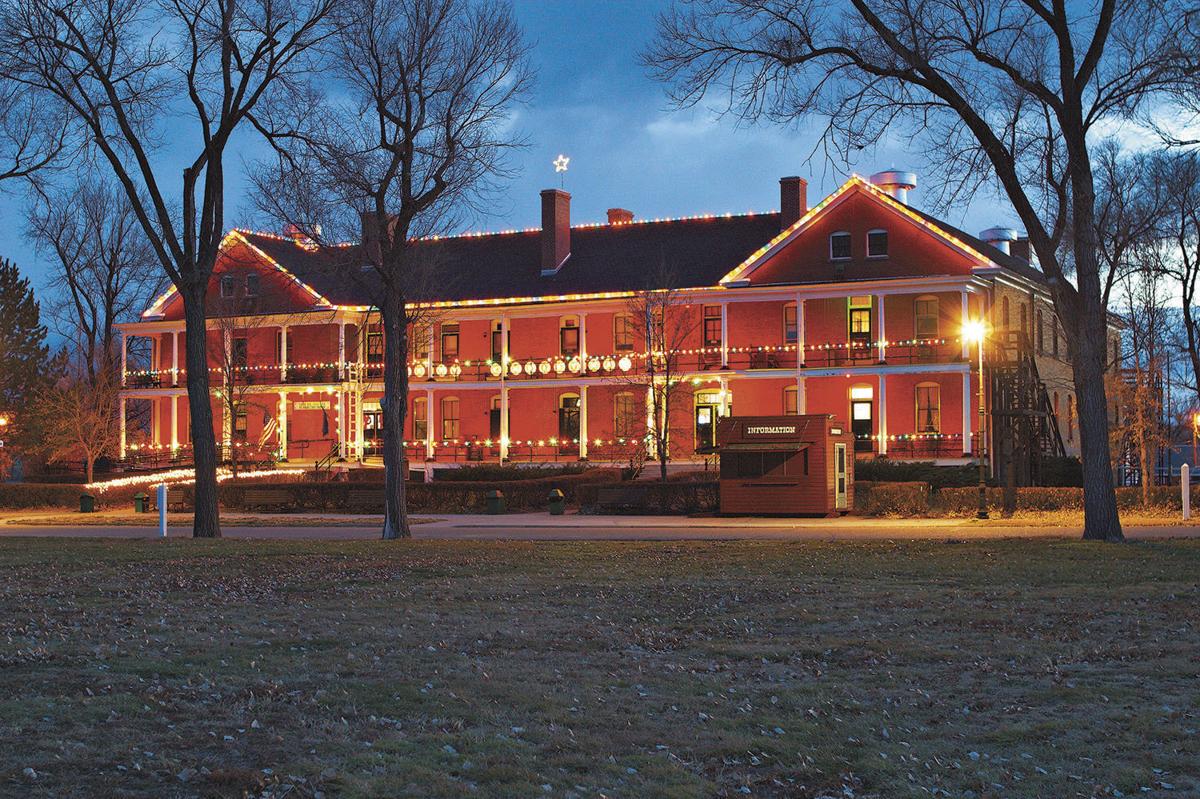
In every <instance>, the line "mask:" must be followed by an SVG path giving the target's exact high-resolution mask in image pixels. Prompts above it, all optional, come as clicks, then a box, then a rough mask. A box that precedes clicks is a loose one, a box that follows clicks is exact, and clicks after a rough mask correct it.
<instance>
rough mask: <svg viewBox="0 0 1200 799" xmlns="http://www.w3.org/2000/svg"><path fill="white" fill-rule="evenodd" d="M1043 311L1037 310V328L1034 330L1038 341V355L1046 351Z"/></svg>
mask: <svg viewBox="0 0 1200 799" xmlns="http://www.w3.org/2000/svg"><path fill="white" fill-rule="evenodd" d="M1042 321H1043V320H1042V309H1041V308H1038V309H1037V327H1036V328H1034V338H1036V339H1037V351H1038V355H1041V354H1042V353H1044V352H1045V351H1046V331H1045V330H1044V329H1043V327H1042Z"/></svg>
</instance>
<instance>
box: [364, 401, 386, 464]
mask: <svg viewBox="0 0 1200 799" xmlns="http://www.w3.org/2000/svg"><path fill="white" fill-rule="evenodd" d="M363 449H364V450H365V451H364V453H363V454H364V455H378V454H379V453H380V452H382V451H383V411H382V410H380V409H379V408H375V409H373V410H363Z"/></svg>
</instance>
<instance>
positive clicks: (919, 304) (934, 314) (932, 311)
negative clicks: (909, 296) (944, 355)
mask: <svg viewBox="0 0 1200 799" xmlns="http://www.w3.org/2000/svg"><path fill="white" fill-rule="evenodd" d="M913 320H914V325H913V332H914V333H915V334H916V337H917V338H934V337H936V336H937V334H938V301H937V297H919V298H918V299H917V300H916V302H915V303H913Z"/></svg>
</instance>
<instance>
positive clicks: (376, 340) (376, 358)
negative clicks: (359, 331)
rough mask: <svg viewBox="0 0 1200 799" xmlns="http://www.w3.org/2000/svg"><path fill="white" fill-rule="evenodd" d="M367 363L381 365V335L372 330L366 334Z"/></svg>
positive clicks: (380, 332)
mask: <svg viewBox="0 0 1200 799" xmlns="http://www.w3.org/2000/svg"><path fill="white" fill-rule="evenodd" d="M367 363H383V333H382V331H379V330H372V331H369V332H368V333H367Z"/></svg>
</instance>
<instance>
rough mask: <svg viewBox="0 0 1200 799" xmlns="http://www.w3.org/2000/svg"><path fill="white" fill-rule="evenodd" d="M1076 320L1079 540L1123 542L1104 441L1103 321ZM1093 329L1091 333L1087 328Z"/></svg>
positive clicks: (1106, 416)
mask: <svg viewBox="0 0 1200 799" xmlns="http://www.w3.org/2000/svg"><path fill="white" fill-rule="evenodd" d="M1086 322H1087V320H1086V316H1085V317H1084V318H1081V319H1080V323H1081V324H1080V327H1081V328H1083V329H1082V330H1081V333H1082V335H1080V336H1079V341H1078V345H1077V347H1076V350H1077V352H1076V359H1075V364H1074V369H1073V371H1074V381H1075V407H1076V408H1077V410H1078V414H1079V451H1080V460H1081V461H1082V462H1083V537H1084V539H1085V540H1088V541H1124V540H1125V536H1124V534H1123V533H1122V532H1121V518H1120V516H1119V515H1118V514H1117V495H1116V491H1115V490H1114V489H1113V480H1112V469H1111V466H1110V464H1111V463H1112V459H1111V457H1110V449H1109V441H1108V404H1107V400H1106V396H1105V391H1104V371H1105V355H1106V351H1107V347H1106V342H1107V341H1108V337H1107V336H1106V335H1105V330H1104V317H1103V316H1102V315H1101V316H1100V318H1099V324H1093V325H1090V326H1089V325H1087V324H1086ZM1089 327H1096V328H1099V329H1098V330H1095V331H1092V330H1089V329H1087V328H1089Z"/></svg>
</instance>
